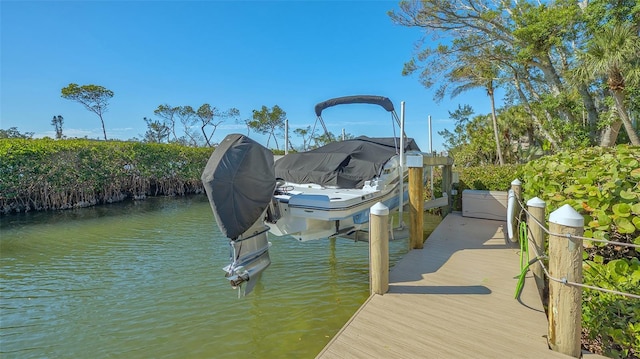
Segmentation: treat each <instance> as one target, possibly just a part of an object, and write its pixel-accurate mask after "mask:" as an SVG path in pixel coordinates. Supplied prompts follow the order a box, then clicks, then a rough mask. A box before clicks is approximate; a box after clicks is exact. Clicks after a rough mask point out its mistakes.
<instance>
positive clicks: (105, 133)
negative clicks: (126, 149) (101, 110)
mask: <svg viewBox="0 0 640 359" xmlns="http://www.w3.org/2000/svg"><path fill="white" fill-rule="evenodd" d="M98 116H99V117H100V123H101V124H102V134H103V135H104V140H105V141H106V140H107V130H105V129H104V120H103V119H102V115H101V114H98Z"/></svg>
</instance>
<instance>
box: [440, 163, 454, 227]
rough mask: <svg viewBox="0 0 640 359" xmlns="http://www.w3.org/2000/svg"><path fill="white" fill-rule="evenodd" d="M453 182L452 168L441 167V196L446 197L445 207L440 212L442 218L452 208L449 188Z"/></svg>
mask: <svg viewBox="0 0 640 359" xmlns="http://www.w3.org/2000/svg"><path fill="white" fill-rule="evenodd" d="M452 182H453V166H451V165H448V164H447V165H444V166H442V194H443V195H446V196H447V206H446V207H445V208H444V209H443V210H442V213H443V217H444V215H446V214H449V213H451V209H452V208H453V197H452V196H451V186H452Z"/></svg>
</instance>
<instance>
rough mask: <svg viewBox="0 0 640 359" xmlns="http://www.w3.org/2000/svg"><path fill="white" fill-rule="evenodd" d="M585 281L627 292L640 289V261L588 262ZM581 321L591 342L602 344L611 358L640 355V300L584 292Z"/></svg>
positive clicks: (635, 259) (589, 291)
mask: <svg viewBox="0 0 640 359" xmlns="http://www.w3.org/2000/svg"><path fill="white" fill-rule="evenodd" d="M583 274H584V281H585V282H588V283H590V284H591V285H593V286H597V287H600V288H605V289H611V290H618V291H623V292H627V293H633V292H637V291H638V288H640V260H638V258H632V259H630V260H629V259H616V260H613V261H610V262H608V263H607V264H601V263H596V262H593V261H586V264H585V266H584V271H583ZM582 321H583V323H584V328H585V329H587V333H588V334H587V335H588V337H589V339H591V340H592V341H595V342H599V343H601V345H602V347H603V349H604V350H603V354H604V355H606V356H608V357H611V358H638V356H640V300H638V299H630V298H621V297H620V296H619V295H615V294H611V293H603V292H595V291H592V290H585V292H584V295H583V305H582Z"/></svg>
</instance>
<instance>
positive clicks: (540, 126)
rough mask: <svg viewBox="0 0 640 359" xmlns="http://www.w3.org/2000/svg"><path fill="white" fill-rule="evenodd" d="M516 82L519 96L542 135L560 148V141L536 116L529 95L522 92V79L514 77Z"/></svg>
mask: <svg viewBox="0 0 640 359" xmlns="http://www.w3.org/2000/svg"><path fill="white" fill-rule="evenodd" d="M514 82H515V86H516V90H517V92H518V97H519V98H520V101H522V104H523V105H524V108H525V110H526V111H527V113H528V114H529V116H531V119H532V120H533V123H534V124H535V125H536V127H537V128H538V131H540V134H541V135H542V137H544V138H545V139H546V140H547V141H549V143H551V145H552V146H553V147H555V148H558V142H557V141H556V139H555V138H553V136H551V134H550V133H549V132H547V130H545V129H544V127H542V123H541V122H540V119H539V118H538V116H536V114H535V113H534V112H533V110H532V109H531V105H529V100H527V97H526V96H525V94H524V92H522V86H521V85H520V81H519V80H518V77H517V76H516V77H515V78H514Z"/></svg>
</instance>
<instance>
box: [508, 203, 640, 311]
mask: <svg viewBox="0 0 640 359" xmlns="http://www.w3.org/2000/svg"><path fill="white" fill-rule="evenodd" d="M517 201H518V205H519V206H520V209H521V211H523V212H524V213H525V215H526V216H527V218H531V219H532V220H533V222H534V223H535V224H536V225H538V226H539V227H540V228H541V229H542V230H543V231H544V232H545V233H546V234H547V235H549V236H556V237H565V238H567V239H570V238H577V239H582V240H589V241H595V242H602V243H606V244H611V245H617V246H627V247H632V248H640V246H639V245H637V244H633V243H624V242H617V241H609V240H600V239H597V240H594V239H593V238H588V237H583V236H574V235H572V234H569V233H567V234H561V233H553V232H551V231H549V230H548V229H547V228H546V226H545V225H544V224H543V223H540V221H538V220H537V219H536V218H535V217H534V216H532V215H531V213H530V212H529V211H528V210H527V208H526V206H525V205H524V204H523V203H522V202H521V201H520V199H519V198H517ZM519 217H520V216H516V221H517V222H518V225H519V226H520V225H521V224H522V223H524V224H526V222H522V220H521V219H520V218H519ZM528 233H531V232H530V231H529V232H528ZM530 238H531V236H527V241H528V242H529V244H532V241H531V239H530ZM529 247H531V248H532V249H533V252H534V254H535V257H534V258H535V259H536V261H537V262H538V263H539V264H540V266H541V267H542V270H543V271H544V274H545V276H546V277H547V278H549V280H552V281H554V282H558V283H562V284H565V285H571V286H576V287H582V288H587V289H591V290H597V291H600V292H605V293H610V294H616V295H621V296H625V297H628V298H635V299H640V295H638V294H633V293H627V292H621V291H617V290H612V289H607V288H601V287H595V286H591V285H588V284H584V283H577V282H573V281H570V280H567V278H556V277H553V276H552V275H551V274H550V273H549V270H548V269H547V267H546V266H545V265H544V262H543V259H548V256H547V255H545V254H540V253H538V250H537V248H536V246H535V245H532V246H527V248H529ZM527 250H528V249H527ZM530 262H531V261H530ZM531 264H533V263H530V265H531Z"/></svg>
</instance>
